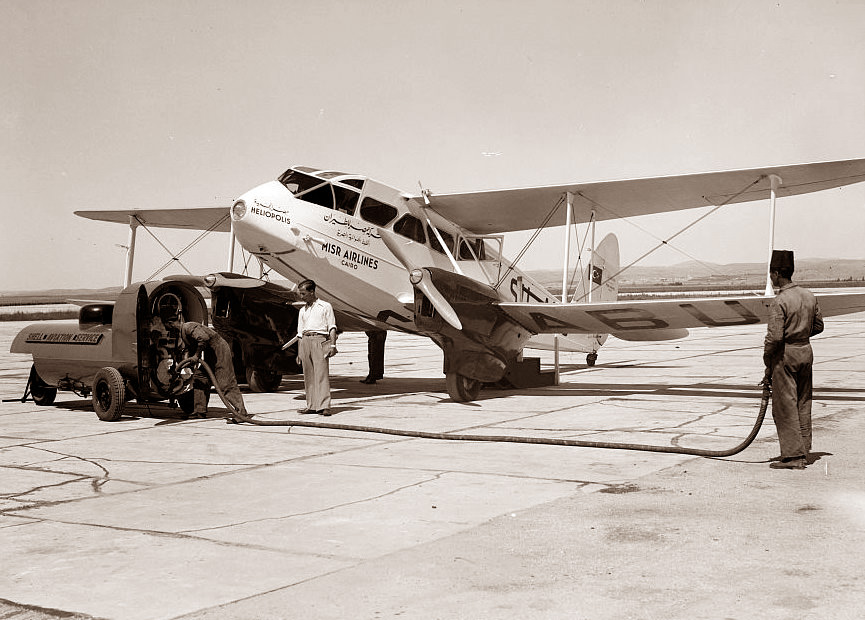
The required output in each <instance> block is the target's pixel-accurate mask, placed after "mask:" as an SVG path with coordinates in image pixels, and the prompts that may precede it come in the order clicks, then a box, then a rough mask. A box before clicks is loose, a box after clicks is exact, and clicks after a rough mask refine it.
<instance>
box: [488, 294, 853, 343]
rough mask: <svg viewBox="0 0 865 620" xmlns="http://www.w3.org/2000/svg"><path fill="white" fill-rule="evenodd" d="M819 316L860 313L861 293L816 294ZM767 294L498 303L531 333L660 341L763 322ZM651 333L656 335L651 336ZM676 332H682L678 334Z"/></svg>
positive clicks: (766, 307) (769, 301)
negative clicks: (699, 329)
mask: <svg viewBox="0 0 865 620" xmlns="http://www.w3.org/2000/svg"><path fill="white" fill-rule="evenodd" d="M817 300H818V303H819V305H820V311H821V313H822V314H823V316H836V315H840V314H852V313H854V312H863V311H865V293H830V294H825V295H817ZM771 301H772V299H771V298H767V297H753V296H751V297H745V296H742V297H711V298H701V299H679V300H670V301H668V300H664V301H655V300H645V301H642V300H641V301H618V302H608V303H592V304H537V303H533V304H529V303H511V302H507V303H501V304H498V305H499V307H500V308H501V309H502V311H503V312H505V313H506V314H507V315H508V316H510V317H511V318H512V319H514V320H515V321H517V322H518V323H520V324H521V325H524V326H525V327H526V328H527V329H529V330H530V331H532V332H535V333H559V334H569V333H573V334H579V333H583V334H595V333H601V334H602V333H606V334H612V335H614V336H617V337H619V338H622V339H624V340H653V339H658V340H664V339H667V338H669V337H671V334H675V330H681V329H683V328H689V327H723V326H731V325H748V324H751V323H765V322H766V319H767V317H768V314H769V311H768V308H769V304H770V303H771ZM652 332H657V334H658V336H659V337H658V338H652ZM680 335H684V334H681V333H680Z"/></svg>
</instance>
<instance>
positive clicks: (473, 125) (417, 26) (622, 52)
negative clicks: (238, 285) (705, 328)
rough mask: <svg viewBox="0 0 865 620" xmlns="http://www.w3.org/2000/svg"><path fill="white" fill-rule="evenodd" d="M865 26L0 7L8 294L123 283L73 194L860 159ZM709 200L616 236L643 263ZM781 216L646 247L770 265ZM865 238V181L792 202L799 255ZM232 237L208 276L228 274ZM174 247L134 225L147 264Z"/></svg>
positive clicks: (1, 284)
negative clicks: (313, 174) (302, 179)
mask: <svg viewBox="0 0 865 620" xmlns="http://www.w3.org/2000/svg"><path fill="white" fill-rule="evenodd" d="M863 25H865V2H862V1H861V0H849V1H837V2H832V1H828V0H798V1H785V0H781V1H772V2H768V1H763V0H742V1H741V2H735V1H733V0H717V1H712V0H704V1H698V2H694V1H693V0H663V1H661V0H658V1H654V2H653V1H637V0H618V1H616V0H613V1H603V2H601V1H588V0H536V1H534V2H531V3H529V2H525V1H524V0H519V1H513V2H511V1H507V0H495V1H494V0H473V1H472V2H465V1H449V0H440V1H437V2H429V1H428V0H419V1H415V0H393V1H390V0H367V1H360V0H359V1H337V0H318V1H316V2H306V1H304V2H300V1H297V2H295V1H293V0H244V1H243V2H241V1H239V0H236V1H228V0H208V1H190V0H150V1H148V2H140V1H137V0H136V1H135V2H132V1H128V0H101V1H97V0H51V1H46V0H0V57H2V58H3V62H2V63H0V83H2V84H3V88H2V89H0V200H2V203H0V205H2V206H0V215H2V223H0V291H9V290H40V289H46V288H57V287H71V288H79V287H104V286H114V285H119V284H121V283H122V278H123V268H124V261H125V249H124V247H123V246H125V245H126V243H127V235H128V230H127V228H126V227H125V226H122V225H117V224H107V223H97V222H93V221H90V220H84V219H81V218H79V217H76V216H75V215H73V211H75V210H81V209H119V208H120V209H124V208H184V207H196V206H226V207H228V206H230V204H231V203H232V201H233V199H234V198H235V197H237V196H239V195H240V194H242V193H243V192H245V191H246V190H248V189H250V188H252V187H254V186H256V185H259V184H261V183H264V182H267V181H270V180H273V179H275V178H276V177H277V176H279V174H280V173H282V172H283V171H284V170H285V169H286V168H288V167H289V166H292V165H310V166H315V167H321V168H331V169H338V170H343V171H347V172H354V173H358V174H363V175H366V176H369V177H372V178H374V179H377V180H379V181H382V182H384V183H388V184H390V185H394V186H396V187H399V188H401V189H403V190H405V191H408V192H416V191H417V189H418V187H419V185H418V184H419V183H420V184H422V185H423V187H425V188H428V189H430V190H432V191H433V192H441V193H446V192H456V191H471V190H482V189H500V188H512V187H526V186H534V185H550V184H561V183H571V182H582V181H599V180H614V179H626V178H638V177H652V176H666V175H674V174H687V173H697V172H709V171H717V170H732V169H744V168H753V167H762V166H769V165H785V164H797V163H807V162H817V161H832V160H840V159H852V158H861V157H865V38H863V37H862V36H861V33H862V28H863ZM702 213H703V211H702V210H691V211H687V212H680V213H675V214H666V215H657V216H646V217H642V218H634V219H633V220H628V221H621V222H612V223H607V222H604V223H599V224H598V227H597V228H598V230H597V234H598V235H599V238H600V236H601V235H604V234H606V233H607V232H615V233H616V234H617V235H618V236H619V240H620V244H621V253H622V260H623V263H628V262H630V261H633V260H634V259H636V258H638V257H639V256H641V255H643V254H644V253H646V252H647V251H648V250H650V249H651V248H653V247H654V246H656V245H657V244H658V242H659V239H666V238H667V237H669V236H671V235H673V234H675V233H676V232H677V231H678V230H679V229H680V228H682V227H684V226H686V225H687V224H689V223H690V222H692V221H693V220H694V219H696V218H697V217H699V216H700V215H701V214H702ZM767 225H768V204H762V203H747V204H745V205H731V206H729V207H725V208H724V209H722V210H721V211H719V212H718V213H716V214H714V215H713V216H711V217H709V218H707V219H706V220H703V221H702V222H700V223H699V224H697V225H696V226H694V227H693V228H691V229H689V230H688V231H687V232H686V233H684V234H682V235H681V236H680V237H677V238H676V239H675V241H674V244H675V245H676V246H678V247H680V248H681V250H682V252H677V251H673V250H671V249H669V248H664V249H662V250H661V251H658V252H655V253H653V254H650V255H649V256H648V257H647V258H646V259H645V260H644V261H643V262H642V263H641V264H647V265H658V264H674V263H678V262H682V261H685V260H690V259H692V258H696V259H699V260H701V261H704V262H713V263H722V264H723V263H732V262H742V261H763V260H765V259H766V254H767V249H766V248H767V235H768V233H767ZM863 232H865V184H860V185H855V186H850V187H847V188H841V189H835V190H830V191H828V192H821V193H819V194H812V195H808V196H803V197H795V198H786V199H784V200H781V201H779V203H778V220H777V228H776V233H775V242H776V247H779V248H788V249H793V250H794V251H795V252H796V255H797V257H826V258H854V259H865V247H863V242H862V239H863ZM158 233H159V236H160V239H162V241H163V243H165V245H166V246H167V247H169V248H170V249H172V250H173V251H175V252H176V251H177V250H179V249H181V248H183V247H185V246H186V245H187V244H188V243H189V242H190V241H191V240H192V239H194V238H195V236H196V235H197V233H188V232H177V231H164V230H163V231H158ZM579 234H580V235H582V234H583V233H582V232H580V233H579ZM528 236H529V235H528V234H522V233H521V234H516V235H509V236H508V239H507V243H506V246H505V247H506V252H507V254H508V255H510V256H514V255H516V254H517V253H518V252H519V251H520V250H521V248H522V244H523V243H524V241H525V240H526V239H527V238H528ZM212 237H213V238H208V239H206V240H205V241H204V242H203V243H202V244H200V245H199V246H198V247H196V248H195V250H193V251H192V252H190V253H189V254H188V255H187V256H189V257H190V259H189V260H188V261H185V264H186V266H187V268H188V269H190V270H191V271H194V272H196V273H208V272H211V271H218V270H223V269H225V267H226V254H227V246H228V239H227V235H226V234H221V235H219V234H218V235H213V236H212ZM562 237H563V235H562V231H561V229H558V230H555V231H548V232H547V233H545V234H544V235H543V236H542V243H541V244H540V245H539V246H536V247H534V248H532V249H530V250H529V252H528V253H527V254H526V257H525V258H524V259H523V262H521V263H520V266H522V267H524V268H527V269H540V268H560V267H561V264H562V256H563V254H562V249H561V247H562V245H563V244H562ZM168 258H169V256H168V254H167V253H166V252H165V251H164V250H163V249H162V248H161V247H160V246H159V245H158V244H157V242H156V241H155V240H153V239H152V238H151V237H150V236H149V235H148V234H147V233H146V231H141V230H139V233H138V246H137V250H136V269H135V273H134V279H136V280H139V279H145V278H147V277H148V276H150V275H151V274H152V273H153V272H154V271H155V270H157V269H158V268H159V267H160V266H162V264H163V263H164V262H165V261H166V260H167V259H168ZM163 273H182V270H181V269H179V268H178V267H176V266H175V267H172V268H171V269H169V270H167V271H165V272H163Z"/></svg>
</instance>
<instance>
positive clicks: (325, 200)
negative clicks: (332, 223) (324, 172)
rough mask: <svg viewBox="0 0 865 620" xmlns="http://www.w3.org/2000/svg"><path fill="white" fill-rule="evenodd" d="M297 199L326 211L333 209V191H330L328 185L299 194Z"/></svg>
mask: <svg viewBox="0 0 865 620" xmlns="http://www.w3.org/2000/svg"><path fill="white" fill-rule="evenodd" d="M298 198H300V199H301V200H305V201H307V202H311V203H313V204H317V205H319V206H322V207H327V208H328V209H333V191H331V189H330V185H327V184H325V185H322V186H321V187H318V188H316V189H314V190H311V191H308V192H306V193H305V194H301V195H300V196H298Z"/></svg>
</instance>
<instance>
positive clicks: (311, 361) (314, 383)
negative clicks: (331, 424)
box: [297, 280, 336, 416]
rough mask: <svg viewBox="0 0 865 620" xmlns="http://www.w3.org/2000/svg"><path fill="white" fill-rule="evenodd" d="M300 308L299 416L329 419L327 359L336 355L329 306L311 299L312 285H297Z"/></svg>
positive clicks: (307, 281) (333, 322) (298, 326)
mask: <svg viewBox="0 0 865 620" xmlns="http://www.w3.org/2000/svg"><path fill="white" fill-rule="evenodd" d="M297 292H298V293H299V294H300V298H301V299H302V300H303V302H304V304H305V305H304V306H303V307H302V308H301V309H300V312H299V313H298V315H297V337H298V346H297V361H298V362H299V363H300V364H302V365H303V385H304V388H305V389H306V408H305V409H301V410H300V413H318V414H321V415H327V416H329V415H331V411H330V376H329V374H330V362H329V360H330V358H331V357H333V356H334V355H336V320H335V319H334V317H333V306H331V305H330V304H329V303H327V302H326V301H322V300H321V299H319V298H318V297H316V295H315V282H313V281H312V280H304V281H303V282H301V283H300V284H298V285H297Z"/></svg>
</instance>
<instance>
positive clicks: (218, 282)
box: [163, 272, 267, 288]
mask: <svg viewBox="0 0 865 620" xmlns="http://www.w3.org/2000/svg"><path fill="white" fill-rule="evenodd" d="M163 279H164V280H175V281H178V282H186V283H187V284H191V285H192V286H202V287H206V288H218V287H220V286H229V287H232V288H258V287H259V286H264V285H265V284H267V282H266V281H264V280H259V279H258V278H250V277H248V276H241V275H239V274H236V273H228V272H225V273H211V274H209V275H206V276H188V275H183V274H178V275H173V276H166V277H165V278H163Z"/></svg>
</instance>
